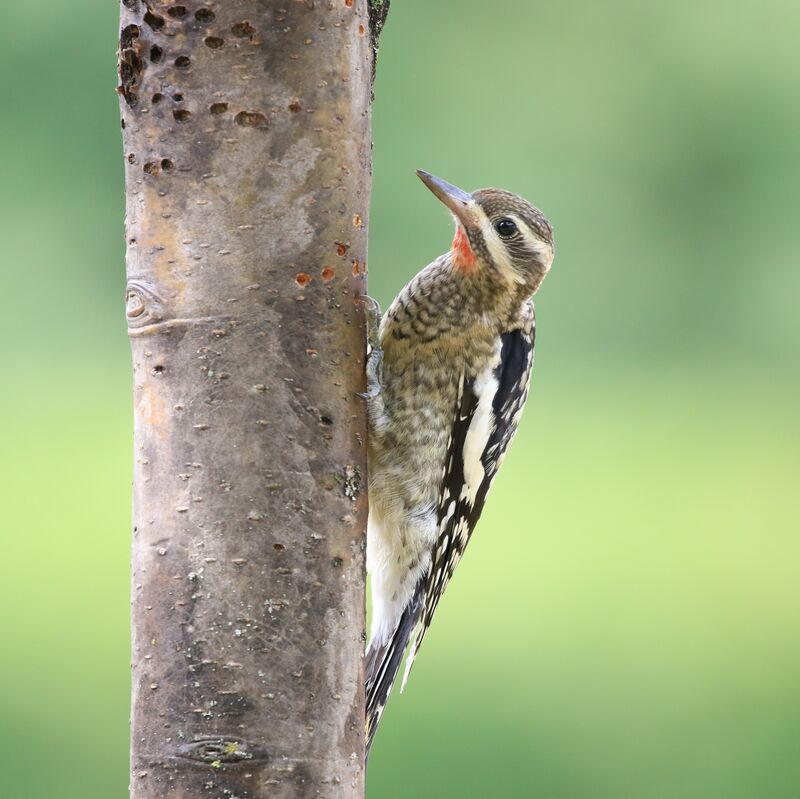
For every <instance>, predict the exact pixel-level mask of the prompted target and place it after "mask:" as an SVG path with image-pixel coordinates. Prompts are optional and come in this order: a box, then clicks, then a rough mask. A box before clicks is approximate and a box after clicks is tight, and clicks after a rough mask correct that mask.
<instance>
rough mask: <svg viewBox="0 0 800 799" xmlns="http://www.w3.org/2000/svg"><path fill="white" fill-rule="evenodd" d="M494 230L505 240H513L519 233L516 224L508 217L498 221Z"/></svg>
mask: <svg viewBox="0 0 800 799" xmlns="http://www.w3.org/2000/svg"><path fill="white" fill-rule="evenodd" d="M494 229H495V230H496V231H497V232H498V233H499V234H500V236H502V237H503V238H504V239H509V238H511V236H513V235H514V234H515V233H516V232H517V226H516V225H515V224H514V222H513V220H511V219H508V218H506V217H504V218H503V219H498V220H497V222H495V223H494Z"/></svg>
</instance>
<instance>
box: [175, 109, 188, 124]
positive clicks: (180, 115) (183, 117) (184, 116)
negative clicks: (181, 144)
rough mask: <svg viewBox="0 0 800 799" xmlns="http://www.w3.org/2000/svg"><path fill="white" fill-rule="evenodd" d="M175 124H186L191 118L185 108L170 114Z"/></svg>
mask: <svg viewBox="0 0 800 799" xmlns="http://www.w3.org/2000/svg"><path fill="white" fill-rule="evenodd" d="M172 116H173V117H175V121H176V122H188V121H189V120H190V119H191V118H192V112H191V111H187V110H186V109H185V108H176V109H175V110H174V111H173V112H172Z"/></svg>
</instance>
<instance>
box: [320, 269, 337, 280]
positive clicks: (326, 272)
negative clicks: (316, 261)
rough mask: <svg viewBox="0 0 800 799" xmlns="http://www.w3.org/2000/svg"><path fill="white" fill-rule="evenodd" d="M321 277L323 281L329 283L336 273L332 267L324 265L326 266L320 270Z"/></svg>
mask: <svg viewBox="0 0 800 799" xmlns="http://www.w3.org/2000/svg"><path fill="white" fill-rule="evenodd" d="M321 277H322V279H323V281H324V282H325V283H330V282H331V280H333V278H334V277H336V273H335V272H334V271H333V269H331V268H330V267H328V266H326V267H325V268H324V269H323V270H322V275H321Z"/></svg>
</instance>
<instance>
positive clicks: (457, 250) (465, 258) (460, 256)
mask: <svg viewBox="0 0 800 799" xmlns="http://www.w3.org/2000/svg"><path fill="white" fill-rule="evenodd" d="M450 251H451V252H452V254H453V266H455V267H457V268H458V269H461V270H462V271H463V272H471V271H472V269H473V268H474V266H475V260H476V258H475V253H474V252H472V247H470V246H469V239H467V236H466V234H465V233H464V229H463V228H462V227H461V226H460V225H459V227H458V230H456V235H455V236H454V237H453V244H452V246H451V247H450Z"/></svg>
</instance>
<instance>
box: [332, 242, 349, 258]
mask: <svg viewBox="0 0 800 799" xmlns="http://www.w3.org/2000/svg"><path fill="white" fill-rule="evenodd" d="M333 243H334V244H335V245H336V254H337V255H338V256H339V257H340V258H341V257H343V256H344V255H345V253H346V252H347V251H348V250H349V249H350V245H349V244H345V243H344V242H343V241H334V242H333Z"/></svg>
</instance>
